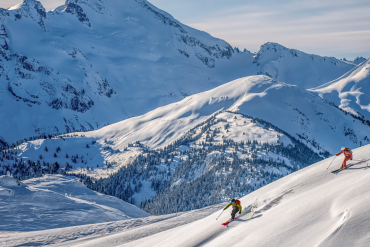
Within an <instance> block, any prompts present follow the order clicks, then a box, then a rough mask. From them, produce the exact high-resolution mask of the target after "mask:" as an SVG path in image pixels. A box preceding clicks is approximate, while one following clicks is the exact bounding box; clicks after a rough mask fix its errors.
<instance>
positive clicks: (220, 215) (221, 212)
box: [216, 209, 225, 220]
mask: <svg viewBox="0 0 370 247" xmlns="http://www.w3.org/2000/svg"><path fill="white" fill-rule="evenodd" d="M224 211H225V209H224V210H222V212H221V213H220V215H219V216H218V217H217V218H216V220H218V218H219V217H220V216H221V214H222V213H223V212H224Z"/></svg>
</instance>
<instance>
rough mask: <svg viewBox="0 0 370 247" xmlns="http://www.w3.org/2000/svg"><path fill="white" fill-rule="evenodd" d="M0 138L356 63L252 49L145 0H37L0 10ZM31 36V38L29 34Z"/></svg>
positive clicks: (83, 126)
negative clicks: (46, 2)
mask: <svg viewBox="0 0 370 247" xmlns="http://www.w3.org/2000/svg"><path fill="white" fill-rule="evenodd" d="M0 32H1V37H0V44H1V46H0V119H1V120H0V121H1V122H0V123H1V128H0V137H1V138H0V139H1V140H2V141H6V142H9V143H12V142H15V141H17V140H20V139H23V138H28V137H31V136H38V135H41V134H44V133H45V134H56V133H65V132H74V131H87V130H93V129H98V128H100V127H102V126H104V125H105V124H108V123H113V122H118V121H121V120H123V119H126V118H129V117H132V116H139V115H142V114H144V113H147V112H149V111H150V110H153V109H155V108H157V107H159V106H163V105H167V104H169V103H173V102H176V101H179V100H181V99H183V98H184V97H186V96H188V95H191V94H194V93H199V92H203V91H206V90H209V89H211V88H214V87H216V86H219V85H222V84H224V83H226V82H229V81H231V80H234V79H237V78H241V77H244V76H248V75H256V74H265V75H269V76H271V77H273V78H277V79H278V80H280V81H284V82H286V83H289V84H293V85H299V86H302V87H314V86H318V85H320V84H322V83H325V82H328V81H331V80H334V79H335V78H337V77H338V76H340V75H342V74H344V73H346V72H347V71H348V70H350V69H351V68H353V66H354V65H353V64H352V63H347V62H344V61H340V60H337V59H334V58H327V57H319V56H314V55H308V54H305V53H303V52H299V51H296V50H291V49H287V48H285V47H283V46H280V45H278V44H274V43H267V44H265V45H263V46H262V47H261V50H260V51H259V52H258V53H257V55H256V54H252V53H250V52H248V51H246V50H245V51H244V52H240V51H239V49H237V48H235V49H233V48H232V47H231V46H230V45H229V44H228V43H226V42H225V41H223V40H220V39H217V38H214V37H212V36H210V35H209V34H207V33H205V32H202V31H198V30H195V29H193V28H191V27H188V26H186V25H183V24H181V23H180V22H178V21H177V20H175V19H174V18H173V17H172V16H171V15H169V14H167V13H165V12H163V11H161V10H159V9H157V8H156V7H154V6H153V5H151V4H150V3H149V2H147V1H145V0H126V1H113V0H73V1H66V4H65V5H63V6H60V7H58V8H56V9H55V10H54V11H50V12H45V10H44V8H43V6H42V5H41V4H40V3H39V2H38V1H35V0H25V1H24V2H22V3H20V4H18V5H16V6H14V7H12V8H9V10H5V9H1V10H0ZM25 37H27V38H25Z"/></svg>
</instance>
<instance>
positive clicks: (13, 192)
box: [0, 175, 149, 231]
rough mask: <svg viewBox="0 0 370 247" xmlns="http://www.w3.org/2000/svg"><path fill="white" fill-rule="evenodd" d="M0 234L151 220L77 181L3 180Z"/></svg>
mask: <svg viewBox="0 0 370 247" xmlns="http://www.w3.org/2000/svg"><path fill="white" fill-rule="evenodd" d="M0 199H1V205H0V214H1V222H0V230H1V231H38V230H45V229H52V228H62V227H69V226H76V225H86V224H96V223H102V222H111V221H118V220H127V219H131V218H141V217H147V216H149V214H148V213H146V212H144V211H142V210H140V209H139V208H137V207H135V206H133V205H131V204H128V203H126V202H124V201H122V200H119V199H117V198H115V197H111V196H106V195H103V194H100V193H97V192H93V191H91V190H89V189H88V188H86V186H84V185H83V184H81V183H80V182H79V181H78V178H75V177H66V176H61V175H45V176H43V177H40V178H35V179H29V180H23V181H21V182H19V181H16V180H15V179H13V178H12V177H9V176H1V177H0Z"/></svg>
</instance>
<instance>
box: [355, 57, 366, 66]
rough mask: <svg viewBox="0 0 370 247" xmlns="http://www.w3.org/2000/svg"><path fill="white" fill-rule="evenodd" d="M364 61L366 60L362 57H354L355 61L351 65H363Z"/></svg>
mask: <svg viewBox="0 0 370 247" xmlns="http://www.w3.org/2000/svg"><path fill="white" fill-rule="evenodd" d="M365 61H366V58H364V57H356V58H355V60H353V63H354V64H357V65H359V64H360V63H363V62H365Z"/></svg>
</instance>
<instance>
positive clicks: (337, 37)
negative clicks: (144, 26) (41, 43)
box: [0, 0, 370, 59]
mask: <svg viewBox="0 0 370 247" xmlns="http://www.w3.org/2000/svg"><path fill="white" fill-rule="evenodd" d="M103 1H104V0H103ZM120 1H124V0H120ZM18 2H20V0H0V6H1V7H3V8H7V7H10V6H12V5H14V4H15V3H18ZM40 2H41V3H42V4H43V5H44V6H45V8H46V9H47V10H51V9H52V8H55V7H57V6H59V5H62V4H64V2H65V1H63V0H62V1H61V0H41V1H40ZM149 2H151V3H152V4H153V5H155V6H157V7H158V8H160V9H163V10H165V11H166V12H168V13H170V14H171V15H172V16H174V17H175V18H176V19H178V20H179V21H181V22H182V23H184V24H186V25H189V26H191V27H194V28H196V29H199V30H202V31H206V32H208V33H210V34H211V35H212V36H215V37H217V38H221V39H224V40H226V41H227V42H229V43H230V44H231V45H232V46H237V47H239V48H241V49H243V48H246V49H247V50H250V51H252V52H255V51H258V50H259V47H260V46H261V45H262V44H264V43H266V42H277V43H279V44H281V45H284V46H286V47H288V48H294V49H298V50H301V51H304V52H306V53H313V54H318V55H322V56H334V57H337V58H343V57H345V58H347V59H354V58H355V57H357V56H364V57H365V58H369V57H370V0H299V1H297V0H294V1H293V0H279V1H278V0H259V1H256V0H253V1H251V0H228V1H226V0H186V1H180V0H149Z"/></svg>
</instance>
